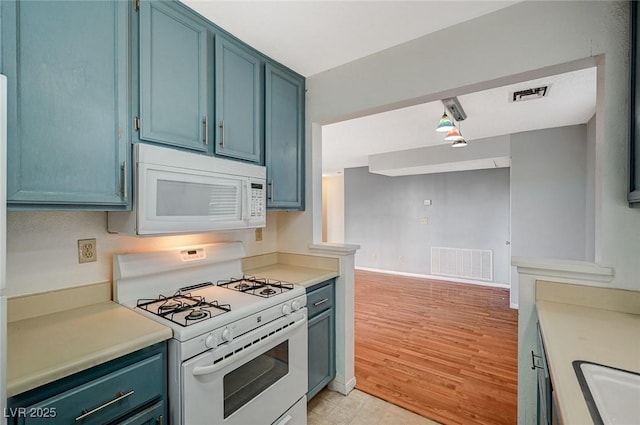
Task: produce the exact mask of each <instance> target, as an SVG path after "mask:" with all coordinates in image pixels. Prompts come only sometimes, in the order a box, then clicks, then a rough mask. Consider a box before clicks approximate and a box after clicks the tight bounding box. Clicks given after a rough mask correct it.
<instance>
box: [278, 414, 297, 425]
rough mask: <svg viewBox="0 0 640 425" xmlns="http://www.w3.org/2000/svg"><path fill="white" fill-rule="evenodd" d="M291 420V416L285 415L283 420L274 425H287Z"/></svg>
mask: <svg viewBox="0 0 640 425" xmlns="http://www.w3.org/2000/svg"><path fill="white" fill-rule="evenodd" d="M291 419H293V418H292V417H291V415H287V416H286V417H285V418H284V419H283V420H281V421H280V422H278V423H277V424H276V425H287V424H288V423H289V422H291Z"/></svg>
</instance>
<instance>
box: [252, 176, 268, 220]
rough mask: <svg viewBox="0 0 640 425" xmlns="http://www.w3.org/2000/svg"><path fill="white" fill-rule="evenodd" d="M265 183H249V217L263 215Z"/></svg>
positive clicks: (260, 216)
mask: <svg viewBox="0 0 640 425" xmlns="http://www.w3.org/2000/svg"><path fill="white" fill-rule="evenodd" d="M264 186H265V185H264V184H263V183H251V218H262V217H264V215H265V192H264V190H265V187H264Z"/></svg>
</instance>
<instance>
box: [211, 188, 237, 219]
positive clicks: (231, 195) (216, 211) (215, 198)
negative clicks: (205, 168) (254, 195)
mask: <svg viewBox="0 0 640 425" xmlns="http://www.w3.org/2000/svg"><path fill="white" fill-rule="evenodd" d="M237 199H238V188H237V187H235V186H227V185H212V186H211V197H210V198H209V214H210V215H211V216H212V217H216V218H236V217H238V215H239V211H238V203H237Z"/></svg>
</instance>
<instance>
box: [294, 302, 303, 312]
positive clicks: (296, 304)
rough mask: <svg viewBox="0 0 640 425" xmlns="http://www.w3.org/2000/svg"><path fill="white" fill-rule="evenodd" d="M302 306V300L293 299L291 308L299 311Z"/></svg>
mask: <svg viewBox="0 0 640 425" xmlns="http://www.w3.org/2000/svg"><path fill="white" fill-rule="evenodd" d="M300 307H302V306H301V304H300V301H298V300H293V301H291V310H293V311H298V310H300Z"/></svg>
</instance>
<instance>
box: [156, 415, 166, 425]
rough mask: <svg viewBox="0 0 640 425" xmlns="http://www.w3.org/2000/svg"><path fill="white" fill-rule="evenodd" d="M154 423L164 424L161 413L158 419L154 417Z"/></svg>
mask: <svg viewBox="0 0 640 425" xmlns="http://www.w3.org/2000/svg"><path fill="white" fill-rule="evenodd" d="M156 424H158V425H163V424H164V419H163V417H162V415H160V416H159V417H158V419H156Z"/></svg>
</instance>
